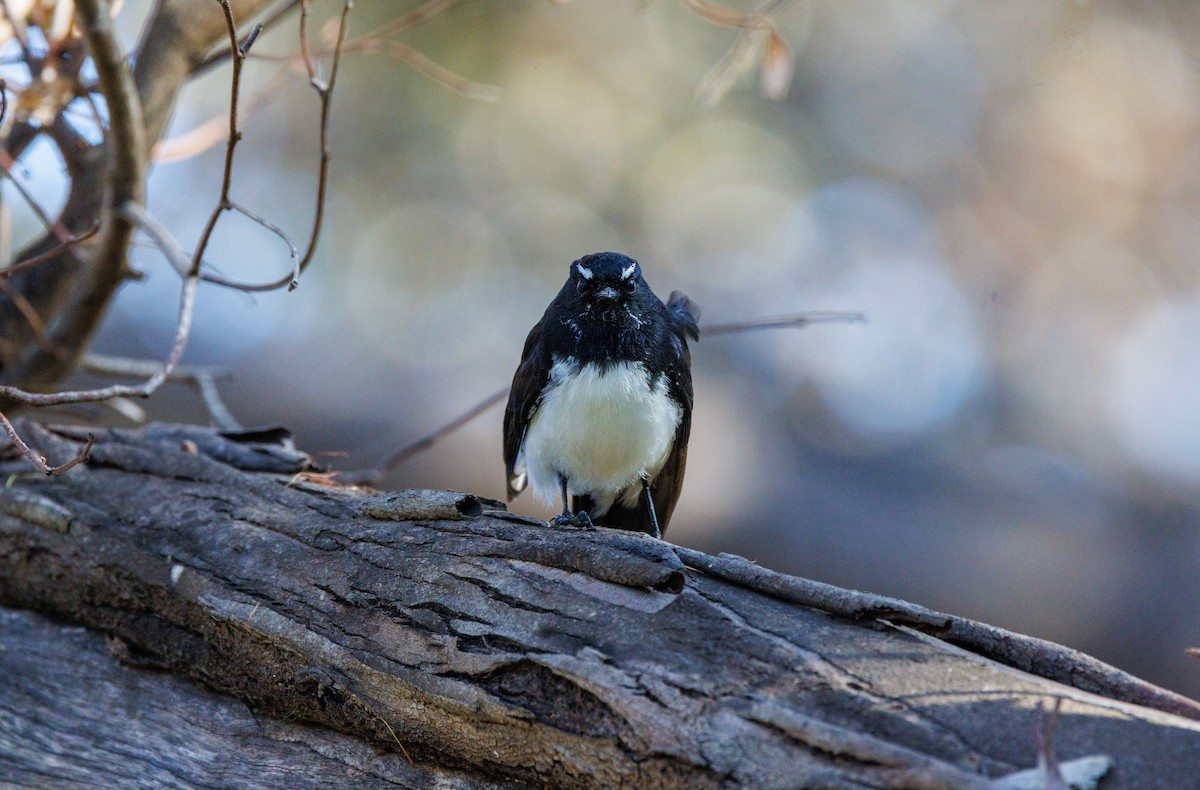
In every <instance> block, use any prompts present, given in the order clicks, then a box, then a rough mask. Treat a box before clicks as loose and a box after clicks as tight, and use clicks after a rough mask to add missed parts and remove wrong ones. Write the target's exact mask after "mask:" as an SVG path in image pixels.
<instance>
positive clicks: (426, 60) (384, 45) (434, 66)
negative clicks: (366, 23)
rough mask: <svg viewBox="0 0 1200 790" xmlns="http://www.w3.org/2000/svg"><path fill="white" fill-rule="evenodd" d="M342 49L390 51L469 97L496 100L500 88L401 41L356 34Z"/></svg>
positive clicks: (413, 66)
mask: <svg viewBox="0 0 1200 790" xmlns="http://www.w3.org/2000/svg"><path fill="white" fill-rule="evenodd" d="M344 49H345V51H347V52H349V51H357V52H362V53H364V54H375V53H378V54H383V55H390V56H391V57H394V58H396V59H397V60H399V61H401V62H402V63H404V64H406V65H408V66H410V67H412V68H413V69H414V70H416V71H417V72H419V73H420V74H424V75H425V76H426V77H429V78H430V79H431V80H433V81H434V82H437V83H439V84H441V85H443V86H445V87H447V88H449V89H450V90H452V91H454V92H455V93H458V94H461V95H463V96H466V97H467V98H469V99H478V100H479V101H487V102H494V101H499V100H500V89H499V88H497V87H496V86H495V85H486V84H484V83H481V82H473V81H471V80H469V79H467V78H466V77H463V76H462V75H461V74H456V73H455V72H453V71H451V70H450V69H448V68H446V67H445V66H443V65H442V64H440V63H438V62H437V61H436V60H434V59H433V58H431V57H429V56H428V55H426V54H424V53H422V52H419V51H417V50H415V49H413V48H412V47H410V46H409V45H408V44H405V43H403V42H401V41H390V40H385V39H379V38H376V37H370V38H359V39H355V40H354V41H349V42H347V43H346V46H345V48H344Z"/></svg>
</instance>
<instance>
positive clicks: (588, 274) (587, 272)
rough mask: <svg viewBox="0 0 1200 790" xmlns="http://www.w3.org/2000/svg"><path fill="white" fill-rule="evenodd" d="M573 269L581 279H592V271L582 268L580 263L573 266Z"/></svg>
mask: <svg viewBox="0 0 1200 790" xmlns="http://www.w3.org/2000/svg"><path fill="white" fill-rule="evenodd" d="M575 268H576V269H578V270H579V274H580V276H582V277H583V279H585V280H590V279H592V270H591V269H589V268H587V267H586V266H584V265H583V264H582V263H577V264H575Z"/></svg>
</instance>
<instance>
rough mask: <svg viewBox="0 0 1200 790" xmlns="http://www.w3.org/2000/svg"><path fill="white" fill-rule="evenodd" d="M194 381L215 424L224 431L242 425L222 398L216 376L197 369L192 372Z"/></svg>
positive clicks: (233, 429) (232, 429) (234, 429)
mask: <svg viewBox="0 0 1200 790" xmlns="http://www.w3.org/2000/svg"><path fill="white" fill-rule="evenodd" d="M192 381H193V382H195V384H196V390H197V391H198V392H199V393H200V399H201V400H202V401H204V408H206V409H208V416H209V417H210V418H212V422H213V424H214V425H216V426H217V427H218V428H220V429H221V430H223V431H236V430H238V429H240V428H241V427H242V424H241V423H240V422H239V421H238V419H237V418H236V417H234V416H233V412H231V411H230V410H229V408H228V407H227V406H226V405H225V401H224V400H222V399H221V392H220V390H218V389H217V380H216V377H215V376H213V375H212V374H211V373H208V372H205V371H202V370H201V371H196V372H195V373H194V374H192Z"/></svg>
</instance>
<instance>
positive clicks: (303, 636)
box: [0, 422, 1200, 788]
mask: <svg viewBox="0 0 1200 790" xmlns="http://www.w3.org/2000/svg"><path fill="white" fill-rule="evenodd" d="M20 430H21V431H22V433H23V435H25V436H28V437H30V438H32V439H34V440H35V441H36V442H37V443H38V445H39V446H40V448H41V449H42V451H43V452H45V453H46V454H47V455H48V456H50V460H51V461H52V462H56V461H58V460H60V458H61V459H63V460H65V459H66V458H69V457H71V456H72V455H73V454H75V453H77V452H78V449H79V446H80V444H81V443H82V441H83V440H84V438H85V434H84V433H83V432H82V431H80V430H79V429H72V428H43V427H41V426H38V425H36V424H34V423H32V422H26V423H24V424H23V425H21V426H20ZM280 438H281V437H280V436H279V435H276V434H272V433H270V432H267V433H258V434H238V435H221V434H218V433H215V432H213V431H210V430H208V429H200V428H188V427H182V426H150V427H147V428H145V429H143V430H140V431H104V432H101V433H100V434H99V435H98V437H97V443H96V445H95V447H94V448H93V451H92V455H91V461H90V463H89V464H88V465H87V466H86V467H79V468H76V469H75V470H72V471H71V472H69V473H67V474H65V475H62V476H60V477H53V478H46V477H41V476H36V477H35V476H32V475H29V474H26V473H25V469H26V466H25V465H23V463H22V462H20V461H18V460H12V461H3V462H0V473H3V474H5V475H6V476H8V475H14V477H13V478H11V481H10V485H9V486H8V488H6V489H4V490H3V492H2V493H0V604H3V605H5V606H8V607H14V608H18V609H29V610H35V611H37V612H41V613H43V614H45V615H49V616H51V617H53V618H56V620H57V621H65V622H68V623H73V624H80V625H85V626H87V627H88V628H90V629H93V630H94V631H96V632H99V633H100V634H103V635H105V636H107V637H108V650H109V651H111V653H112V654H114V655H115V657H116V658H118V659H120V660H121V661H122V662H123V663H125V664H128V665H133V666H134V667H137V668H130V667H129V666H121V665H118V664H117V663H116V662H114V661H113V660H112V659H111V658H110V657H108V656H107V655H106V654H105V649H104V648H103V647H102V646H101V637H100V636H98V635H96V634H94V633H91V632H87V631H82V630H79V629H76V628H73V627H68V626H65V625H62V624H60V623H59V622H51V621H48V620H46V619H44V618H42V617H40V616H38V615H33V614H29V613H22V612H15V611H7V612H0V629H2V630H3V633H4V637H3V645H4V647H5V649H3V650H0V665H2V669H0V671H3V673H4V677H6V679H7V681H6V683H5V685H4V687H3V691H0V716H2V717H3V720H4V722H5V724H4V726H2V727H0V780H3V781H4V782H9V783H14V784H17V785H28V786H39V785H44V784H47V783H52V784H60V785H71V784H72V783H78V784H80V785H82V784H93V785H94V784H96V783H99V784H103V785H111V786H116V785H122V786H127V785H131V784H138V785H141V786H151V787H153V786H164V785H167V784H172V785H183V786H206V787H212V786H220V787H226V786H228V787H235V786H236V787H246V786H301V787H308V786H312V787H317V786H331V785H334V786H336V785H337V784H339V783H345V782H353V783H355V784H357V785H360V786H368V787H374V786H413V787H427V786H431V785H435V784H442V785H445V786H453V787H470V788H474V787H492V786H521V785H531V786H553V787H616V786H631V787H640V788H656V787H688V788H692V787H732V786H746V787H841V788H854V787H875V788H899V787H912V788H948V787H967V788H973V787H977V788H1001V787H1008V788H1014V787H1047V786H1049V785H1047V783H1046V779H1045V778H1044V776H1039V775H1037V774H1036V773H1024V774H1021V773H1017V772H1021V771H1023V770H1025V769H1030V768H1031V767H1032V766H1034V764H1035V762H1036V760H1037V756H1038V754H1037V752H1038V749H1039V743H1040V745H1041V749H1042V751H1043V757H1046V756H1054V755H1056V756H1057V758H1058V759H1059V760H1060V761H1063V762H1068V761H1072V760H1077V758H1085V757H1087V756H1095V757H1094V759H1092V760H1091V762H1087V763H1084V762H1078V761H1077V762H1071V763H1069V764H1068V765H1067V766H1066V769H1067V771H1068V772H1069V771H1072V770H1073V771H1076V772H1078V773H1080V774H1090V775H1091V777H1092V780H1093V781H1094V780H1095V778H1096V777H1097V776H1098V775H1101V774H1104V773H1105V770H1106V768H1108V766H1109V761H1111V769H1108V770H1107V775H1106V776H1105V778H1104V779H1103V780H1102V783H1101V784H1100V787H1102V788H1153V787H1186V786H1191V785H1193V784H1194V782H1195V775H1196V766H1197V765H1200V725H1198V724H1197V722H1196V719H1200V706H1197V705H1196V703H1194V702H1192V701H1190V700H1187V699H1184V698H1182V697H1179V696H1177V695H1173V694H1171V693H1170V692H1166V691H1163V690H1161V689H1156V688H1154V687H1152V686H1149V685H1148V684H1145V683H1142V682H1140V681H1138V680H1136V679H1134V678H1131V677H1129V676H1127V675H1124V674H1123V673H1120V672H1119V671H1118V670H1115V669H1113V668H1111V667H1106V666H1104V665H1102V664H1100V663H1099V662H1097V661H1095V660H1094V659H1090V658H1088V657H1086V656H1082V655H1079V654H1077V653H1073V652H1072V651H1069V650H1067V649H1066V648H1061V647H1059V646H1056V645H1051V644H1049V643H1045V642H1040V641H1038V640H1032V639H1030V638H1028V637H1021V636H1019V635H1016V634H1010V633H1008V632H1004V631H1001V630H999V629H993V628H989V627H988V626H984V625H982V624H979V623H971V622H970V621H965V620H962V619H959V618H954V617H951V616H949V615H942V614H938V613H936V612H929V611H928V610H924V609H921V608H920V607H916V606H913V605H911V604H905V603H904V602H901V601H894V600H891V599H884V598H880V597H878V596H870V595H865V594H860V593H854V592H852V591H846V590H837V589H836V588H831V587H827V586H824V585H816V584H813V583H810V582H805V581H804V580H800V579H793V578H790V577H783V576H780V575H778V574H773V573H771V572H770V571H767V570H765V569H761V568H758V567H757V566H754V565H752V564H750V563H748V562H747V561H745V560H741V559H739V558H732V557H728V556H724V555H722V556H720V557H711V556H708V555H704V554H700V553H698V552H691V551H688V550H685V549H679V548H677V547H674V546H671V545H670V544H667V543H664V542H661V541H656V540H653V539H651V538H649V537H647V536H643V535H636V534H630V533H621V532H615V531H611V530H605V529H598V530H587V531H584V530H574V529H554V528H549V527H547V526H546V525H545V524H544V523H542V522H536V521H534V520H532V519H526V518H522V517H519V516H514V515H512V514H508V513H506V512H504V511H503V509H502V506H500V505H499V503H494V502H489V501H487V500H482V499H479V498H477V497H472V496H468V495H461V494H451V493H447V492H401V493H397V494H377V493H373V492H368V491H365V490H361V489H353V488H346V487H340V486H336V485H331V484H329V483H328V481H326V480H325V479H323V478H322V477H320V476H317V475H314V474H312V473H311V472H310V470H311V462H310V460H309V459H308V457H307V456H305V455H303V454H301V453H298V452H295V451H294V450H291V449H289V448H288V447H286V446H285V445H282V444H273V443H272V442H274V441H278V440H279V439H280ZM681 557H682V558H683V559H681ZM697 568H703V569H704V570H703V571H702V570H698V569H697ZM798 601H802V602H803V603H798ZM997 659H1002V660H1003V663H1001V661H999V660H997ZM1017 666H1021V667H1022V669H1018V668H1017ZM147 667H148V668H153V669H156V670H166V671H165V672H163V671H156V672H148V671H145V668H147ZM1043 675H1051V676H1054V677H1056V678H1058V680H1051V679H1047V678H1046V677H1044V676H1043ZM185 678H186V679H191V680H199V681H201V683H202V684H204V686H206V687H207V688H204V687H202V686H200V685H196V684H193V683H191V682H189V681H188V680H185ZM1061 681H1067V682H1061ZM214 690H215V691H214ZM217 692H221V693H217ZM1055 700H1059V701H1061V710H1060V718H1059V720H1058V722H1057V725H1056V726H1054V725H1053V724H1052V723H1046V724H1045V726H1046V727H1048V728H1049V730H1050V731H1048V732H1044V733H1043V735H1042V737H1041V738H1040V739H1039V738H1037V737H1035V733H1037V732H1038V730H1039V727H1042V726H1043V718H1044V715H1043V713H1042V712H1041V711H1039V709H1038V704H1039V703H1043V704H1045V705H1047V706H1050V707H1052V706H1053V704H1054V701H1055ZM1131 700H1136V702H1134V701H1131ZM1139 703H1140V704H1139ZM247 706H248V707H247ZM251 710H252V711H254V713H253V714H252V713H250V711H251ZM1051 736H1052V737H1051ZM1051 740H1052V742H1053V744H1054V747H1053V753H1052V754H1050V753H1049V752H1048V750H1049V744H1050V742H1051ZM375 749H378V750H381V751H380V752H379V753H376V752H375V751H374V750H375ZM406 755H407V756H411V759H412V760H413V761H414V763H413V764H412V765H410V764H409V762H408V760H407V759H406ZM1000 777H1007V779H1003V780H1001V779H1000ZM133 778H136V781H135V780H134V779H133Z"/></svg>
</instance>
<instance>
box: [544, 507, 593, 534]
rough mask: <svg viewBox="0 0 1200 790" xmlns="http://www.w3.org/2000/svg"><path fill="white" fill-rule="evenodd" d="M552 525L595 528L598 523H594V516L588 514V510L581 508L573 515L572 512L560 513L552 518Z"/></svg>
mask: <svg viewBox="0 0 1200 790" xmlns="http://www.w3.org/2000/svg"><path fill="white" fill-rule="evenodd" d="M550 526H552V527H569V528H572V529H595V528H596V525H595V524H593V523H592V517H591V516H589V515H588V514H587V511H586V510H581V511H579V512H578V513H576V514H574V515H572V514H570V513H559V514H558V515H557V516H555V517H554V518H552V519H550Z"/></svg>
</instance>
